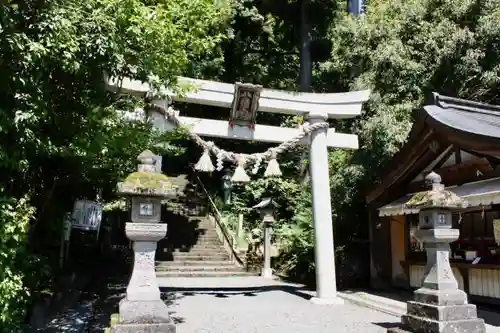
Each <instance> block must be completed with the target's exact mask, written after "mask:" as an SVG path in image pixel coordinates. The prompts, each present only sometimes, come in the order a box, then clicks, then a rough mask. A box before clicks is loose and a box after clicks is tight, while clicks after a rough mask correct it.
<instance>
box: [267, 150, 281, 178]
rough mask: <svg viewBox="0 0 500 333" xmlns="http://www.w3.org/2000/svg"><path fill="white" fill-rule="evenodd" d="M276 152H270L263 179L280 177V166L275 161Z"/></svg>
mask: <svg viewBox="0 0 500 333" xmlns="http://www.w3.org/2000/svg"><path fill="white" fill-rule="evenodd" d="M276 155H277V154H276V150H272V152H271V158H270V159H269V162H268V163H267V168H266V171H265V172H264V176H265V177H279V176H281V170H280V165H279V163H278V160H277V159H276Z"/></svg>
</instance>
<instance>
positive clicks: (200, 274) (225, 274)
mask: <svg viewBox="0 0 500 333" xmlns="http://www.w3.org/2000/svg"><path fill="white" fill-rule="evenodd" d="M156 276H157V277H207V278H210V277H239V276H255V273H252V272H247V271H244V270H241V271H239V272H219V271H201V272H193V271H172V272H165V271H157V272H156Z"/></svg>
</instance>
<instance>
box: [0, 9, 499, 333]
mask: <svg viewBox="0 0 500 333" xmlns="http://www.w3.org/2000/svg"><path fill="white" fill-rule="evenodd" d="M302 1H304V0H302ZM167 3H168V5H167ZM300 6H301V1H299V0H273V1H270V0H216V1H213V0H170V1H165V0H78V1H77V0H31V1H21V0H18V1H16V0H7V1H3V2H2V5H1V7H0V54H1V57H0V76H1V77H2V80H0V184H1V185H0V331H1V332H15V331H16V330H18V329H19V328H20V325H21V324H22V322H23V321H24V318H25V316H26V311H27V309H28V308H29V305H30V304H31V303H32V302H33V301H34V300H35V299H36V297H39V294H40V291H41V290H42V289H43V288H45V287H46V285H48V284H50V282H51V281H52V280H53V278H54V276H56V275H57V274H58V271H57V268H56V267H57V264H56V262H57V247H58V243H59V239H60V230H61V223H62V219H63V215H64V213H65V212H67V211H70V210H71V208H72V205H73V202H74V200H75V199H78V198H89V199H94V198H95V194H96V193H97V192H98V191H99V190H102V198H103V200H104V201H111V200H113V199H115V187H116V183H117V181H118V180H120V179H121V178H122V177H123V176H124V175H125V174H127V173H128V172H130V171H131V170H133V168H134V166H135V163H136V161H135V157H136V156H137V155H138V154H139V153H140V152H141V151H142V150H144V149H145V148H151V149H154V150H155V152H156V153H158V154H162V155H163V156H164V163H168V161H169V160H171V161H172V160H174V159H176V158H182V157H183V156H184V158H185V156H186V154H187V155H189V156H191V155H193V156H199V154H200V152H199V151H193V149H192V148H190V149H188V150H186V149H185V148H186V147H187V146H186V145H184V144H183V143H182V135H181V134H179V133H170V134H167V135H161V136H160V135H158V134H157V133H155V132H154V131H151V129H150V126H149V125H148V124H141V123H135V124H132V123H127V122H124V121H123V120H121V118H120V117H119V116H118V113H117V111H122V110H131V109H133V108H134V107H135V106H141V105H142V103H143V101H142V100H140V99H134V98H132V97H126V96H120V95H116V94H112V93H110V92H107V91H105V90H104V87H103V72H108V73H109V74H111V75H116V76H127V77H132V78H136V79H141V80H144V81H148V82H150V83H152V84H153V85H157V86H158V85H164V84H167V85H171V86H175V84H176V82H175V77H176V76H177V75H184V76H191V77H195V78H203V79H211V80H220V81H224V82H236V81H242V82H251V83H256V84H261V85H263V86H265V87H269V88H276V89H284V90H297V86H298V82H299V67H300V15H298V13H299V12H300V10H299V9H300ZM306 8H307V12H308V13H309V18H310V24H311V31H312V34H311V37H312V43H311V56H312V59H313V76H312V90H313V91H315V92H343V91H350V90H359V89H371V90H372V96H371V99H370V101H369V102H368V103H367V104H366V105H365V107H364V109H363V115H362V116H361V117H359V118H357V119H352V120H345V121H336V122H332V126H333V127H335V128H336V129H337V130H338V131H339V132H345V133H354V134H358V135H359V138H360V149H359V150H357V151H346V150H332V151H331V152H330V153H329V162H330V177H331V181H330V186H331V192H332V205H333V214H334V224H335V237H336V246H337V249H338V252H337V253H338V255H339V258H337V259H338V262H339V263H340V266H342V265H343V264H345V263H346V261H345V258H349V257H354V258H359V256H356V255H353V253H356V251H357V250H359V249H360V248H362V245H360V244H363V241H366V239H367V231H366V222H365V221H366V218H365V213H366V211H365V208H366V207H365V203H364V199H363V193H364V191H366V189H367V188H368V187H369V186H372V185H373V184H374V183H376V182H377V175H376V171H377V170H378V169H379V167H380V166H381V165H383V164H384V163H385V162H386V161H387V160H388V159H389V158H390V157H391V156H392V155H393V154H394V153H395V152H396V151H397V150H398V148H399V147H400V146H401V145H402V143H404V141H405V139H406V136H407V134H408V131H409V129H410V127H411V124H412V111H413V110H414V109H415V108H418V107H419V106H421V105H422V103H423V102H424V100H425V99H426V98H427V97H428V96H429V95H430V93H431V92H433V91H437V92H439V93H441V94H444V95H450V96H458V97H463V98H469V99H473V100H477V101H484V102H489V103H494V104H500V101H499V94H498V87H499V83H500V56H499V55H500V25H499V24H498V22H499V20H500V0H369V1H367V2H366V10H365V13H364V14H363V15H361V16H358V17H355V16H352V15H350V14H348V13H347V11H346V8H347V5H346V2H345V1H341V0H338V1H335V0H310V1H309V2H308V4H307V6H306ZM179 108H181V109H182V111H183V112H187V113H189V115H192V116H199V115H201V114H202V115H203V117H205V118H219V119H227V117H228V111H227V110H219V109H215V108H208V107H197V106H189V107H188V108H186V107H185V106H179ZM301 121H302V119H300V118H298V117H286V116H281V115H269V114H259V115H258V122H259V123H267V124H274V125H287V126H291V125H293V124H298V123H300V122H301ZM160 141H162V142H169V143H170V144H169V145H166V146H164V147H163V148H162V149H161V150H160V149H159V148H158V147H157V146H156V145H155V144H156V143H158V142H160ZM217 143H218V144H220V145H221V146H222V147H224V148H226V149H231V150H234V151H245V152H249V151H260V150H262V149H264V147H262V146H258V145H247V144H241V142H217ZM306 158H307V155H304V150H302V149H298V150H296V151H292V152H290V153H289V154H287V155H286V156H285V157H284V158H283V159H282V160H281V161H280V162H281V164H282V171H283V172H284V175H283V177H281V178H279V179H266V178H259V177H255V178H254V180H253V181H252V182H251V183H250V184H248V185H247V186H244V187H237V188H235V189H234V200H233V203H232V205H231V206H230V207H229V208H228V213H229V214H234V215H235V214H238V213H240V212H244V213H245V214H246V216H247V218H246V221H247V222H246V223H247V225H246V226H245V227H246V228H247V229H249V230H251V229H252V228H254V227H255V226H256V225H257V224H256V223H257V217H256V216H252V215H251V214H250V213H249V212H248V207H251V206H252V205H254V204H255V203H257V202H258V201H259V200H260V198H261V197H262V195H273V196H274V197H275V198H278V199H279V203H280V204H281V207H282V208H281V209H280V211H279V212H278V218H279V223H278V227H277V230H276V238H277V240H278V241H279V243H280V247H281V250H282V252H281V255H280V257H279V258H278V260H277V262H276V265H277V266H276V267H277V268H278V269H279V270H281V271H282V272H285V273H287V274H288V275H291V276H292V275H293V276H296V277H299V278H300V279H302V280H306V281H307V280H309V279H310V277H311V274H312V272H313V271H314V266H313V265H314V261H313V260H312V256H313V235H312V218H311V211H310V204H311V198H310V195H309V191H308V190H307V187H308V183H307V175H306V173H305V172H304V170H306V169H307V168H306V167H304V166H307V160H306ZM187 159H188V160H189V159H190V158H187ZM212 190H214V191H215V190H216V189H215V188H212ZM347 263H348V264H346V265H347V266H349V267H351V266H352V267H354V268H355V266H356V265H353V262H352V261H351V262H347ZM354 270H355V269H354ZM355 273H356V272H353V274H355Z"/></svg>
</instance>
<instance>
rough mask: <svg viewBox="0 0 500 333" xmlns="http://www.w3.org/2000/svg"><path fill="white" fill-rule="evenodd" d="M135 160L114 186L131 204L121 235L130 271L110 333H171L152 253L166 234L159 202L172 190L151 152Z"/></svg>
mask: <svg viewBox="0 0 500 333" xmlns="http://www.w3.org/2000/svg"><path fill="white" fill-rule="evenodd" d="M138 160H139V162H140V164H139V165H138V168H137V171H136V172H133V173H131V174H130V175H129V176H128V177H127V178H126V179H125V181H123V182H122V183H120V184H118V191H119V193H120V194H122V195H124V196H127V197H129V198H130V200H131V214H130V215H131V220H132V222H128V223H126V225H125V233H126V235H127V237H128V238H129V239H130V240H131V241H133V242H134V246H133V250H134V268H133V271H132V276H131V278H130V281H129V285H128V287H127V293H126V296H125V298H124V299H123V300H121V301H120V305H119V312H120V314H119V319H118V322H117V323H115V324H114V325H113V326H112V327H111V332H112V333H136V332H148V333H160V332H162V333H173V332H175V325H174V324H173V322H172V321H171V319H170V316H169V314H168V308H167V306H166V305H165V303H164V302H163V301H162V300H161V298H160V289H159V287H158V283H157V282H156V273H155V252H156V244H157V242H158V241H159V240H160V239H162V238H163V237H165V236H166V234H167V225H166V224H165V223H159V222H160V219H161V200H162V199H164V198H166V197H169V196H173V195H175V193H176V188H175V187H174V186H173V185H172V184H171V183H170V182H169V181H168V178H167V177H166V176H165V175H163V174H161V173H159V172H157V168H156V167H155V164H154V163H155V162H154V160H155V156H154V154H153V153H152V152H150V151H149V150H146V151H144V152H142V153H141V154H140V155H139V157H138Z"/></svg>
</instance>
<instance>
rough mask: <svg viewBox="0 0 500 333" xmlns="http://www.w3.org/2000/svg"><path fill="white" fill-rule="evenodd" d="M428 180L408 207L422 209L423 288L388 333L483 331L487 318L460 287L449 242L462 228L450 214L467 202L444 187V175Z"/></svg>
mask: <svg viewBox="0 0 500 333" xmlns="http://www.w3.org/2000/svg"><path fill="white" fill-rule="evenodd" d="M425 180H426V182H427V183H428V184H429V185H431V186H432V188H431V189H430V190H429V191H426V192H419V193H417V194H415V195H414V196H413V197H412V198H411V199H410V200H409V201H408V203H407V206H408V208H412V209H419V225H418V227H419V228H418V231H417V232H416V233H415V236H416V237H417V238H418V239H419V240H420V241H421V242H423V243H424V248H425V250H426V253H427V263H426V266H425V270H424V279H423V283H422V287H421V288H420V289H417V290H416V291H415V292H414V300H413V301H409V302H407V314H405V315H403V316H402V318H401V321H402V326H401V327H398V328H389V329H388V332H393V333H396V332H422V333H423V332H425V333H427V332H429V333H461V332H463V333H466V332H467V333H469V332H474V333H483V332H486V328H485V325H484V321H483V320H482V319H478V318H477V311H476V306H475V305H473V304H468V301H467V294H466V293H465V292H464V291H462V290H460V289H458V283H457V280H456V279H455V276H454V275H453V271H452V269H451V266H450V261H449V256H450V245H449V244H450V243H451V242H453V241H455V240H457V239H458V237H459V233H460V231H459V230H458V229H453V228H452V222H451V214H452V211H453V210H455V209H460V208H464V207H466V206H467V203H466V202H465V200H463V199H462V198H460V197H458V196H457V195H456V194H455V193H453V192H451V191H448V190H445V188H444V185H443V184H441V177H440V176H439V175H438V174H437V173H434V172H431V173H430V174H429V175H428V176H427V177H426V178H425Z"/></svg>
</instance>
